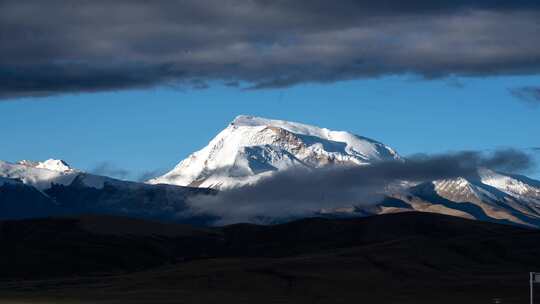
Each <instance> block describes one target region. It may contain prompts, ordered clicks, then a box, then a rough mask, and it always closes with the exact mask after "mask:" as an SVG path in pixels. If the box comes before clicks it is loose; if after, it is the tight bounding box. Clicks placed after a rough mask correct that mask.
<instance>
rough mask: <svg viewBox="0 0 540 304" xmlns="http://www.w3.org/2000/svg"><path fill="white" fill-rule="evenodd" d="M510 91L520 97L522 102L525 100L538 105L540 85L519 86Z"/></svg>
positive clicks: (539, 102)
mask: <svg viewBox="0 0 540 304" xmlns="http://www.w3.org/2000/svg"><path fill="white" fill-rule="evenodd" d="M510 93H511V94H512V95H513V96H514V97H516V98H518V99H520V100H521V101H523V102H526V103H528V104H531V105H540V87H530V86H529V87H521V88H515V89H511V90H510Z"/></svg>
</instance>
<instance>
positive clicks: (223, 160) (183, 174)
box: [148, 115, 399, 188]
mask: <svg viewBox="0 0 540 304" xmlns="http://www.w3.org/2000/svg"><path fill="white" fill-rule="evenodd" d="M389 159H399V156H398V154H397V153H396V152H395V151H394V150H393V149H392V148H390V147H388V146H386V145H384V144H382V143H379V142H377V141H375V140H372V139H369V138H365V137H361V136H357V135H354V134H352V133H349V132H345V131H333V130H329V129H326V128H319V127H316V126H310V125H306V124H301V123H296V122H288V121H283V120H274V119H267V118H261V117H253V116H246V115H240V116H238V117H236V118H235V119H234V120H233V121H232V122H231V123H230V124H229V125H228V126H227V127H226V128H225V129H224V130H223V131H221V132H220V133H219V134H218V135H217V136H216V137H215V138H214V139H212V140H211V141H210V143H209V144H208V145H207V146H206V147H204V148H203V149H201V150H199V151H197V152H195V153H193V154H191V155H190V156H189V157H188V158H186V159H185V160H183V161H182V162H180V163H179V164H178V165H177V166H176V167H175V168H174V169H173V170H171V171H170V172H168V173H167V174H165V175H163V176H161V177H158V178H155V179H152V180H150V181H148V183H151V184H158V183H164V184H174V185H181V186H198V187H210V188H228V187H234V186H237V185H242V184H246V183H252V182H255V181H257V180H258V179H260V178H262V177H264V176H267V175H270V174H272V173H273V172H275V171H277V170H282V169H286V168H290V167H293V166H301V167H308V168H317V167H321V166H325V165H328V164H358V165H362V164H369V163H372V162H376V161H381V160H389Z"/></svg>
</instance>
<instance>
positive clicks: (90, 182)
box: [0, 115, 540, 227]
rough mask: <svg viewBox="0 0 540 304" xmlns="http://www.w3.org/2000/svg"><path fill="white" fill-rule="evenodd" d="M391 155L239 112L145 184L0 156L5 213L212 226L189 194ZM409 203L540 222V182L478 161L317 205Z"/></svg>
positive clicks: (390, 209) (392, 154) (346, 212)
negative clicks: (450, 172) (473, 168)
mask: <svg viewBox="0 0 540 304" xmlns="http://www.w3.org/2000/svg"><path fill="white" fill-rule="evenodd" d="M386 161H398V162H399V161H406V159H405V158H404V157H402V156H400V155H399V154H398V153H397V152H396V151H395V150H394V149H392V148H391V147H389V146H387V145H385V144H383V143H380V142H378V141H376V140H373V139H369V138H366V137H362V136H358V135H355V134H352V133H349V132H344V131H333V130H329V129H326V128H319V127H315V126H310V125H306V124H301V123H295V122H288V121H282V120H272V119H266V118H260V117H252V116H244V115H242V116H238V117H237V118H235V119H234V120H233V121H232V122H231V123H230V124H229V125H228V126H227V127H226V128H225V129H224V130H223V131H221V132H220V133H219V134H218V135H217V136H216V137H215V138H214V139H212V140H211V141H210V142H209V144H208V145H207V146H206V147H204V148H203V149H201V150H199V151H197V152H195V153H193V154H191V155H189V156H188V157H187V158H186V159H184V160H183V161H181V162H180V163H179V164H178V165H177V166H176V167H175V168H173V169H172V170H171V171H169V172H168V173H166V174H164V175H163V176H159V177H156V178H153V179H151V180H149V181H147V182H146V183H136V182H129V181H122V180H118V179H114V178H110V177H105V176H98V175H93V174H89V173H86V172H82V171H79V170H77V169H73V168H71V167H70V166H69V165H68V164H67V163H66V162H64V161H61V160H47V161H44V162H33V161H20V162H18V163H8V162H0V217H1V218H25V217H35V216H46V215H58V214H81V213H99V214H113V215H128V216H135V217H143V218H154V219H166V220H173V221H178V222H190V223H203V224H206V223H210V222H211V221H212V220H214V219H216V218H219V216H220V215H219V214H211V213H209V214H202V215H201V214H197V215H194V214H192V213H191V212H190V210H191V208H192V207H193V206H190V204H189V198H190V197H192V196H194V195H201V194H210V195H214V194H216V193H219V192H220V191H227V190H229V189H235V188H238V187H245V186H249V185H254V184H257V183H258V182H260V181H261V180H264V179H265V178H268V177H271V176H273V175H274V174H275V173H276V172H280V171H284V170H289V169H291V168H303V169H307V170H314V169H317V168H325V167H328V166H369V165H371V164H375V163H378V162H386ZM344 207H346V206H344ZM406 211H422V212H433V213H441V214H446V215H452V216H458V217H462V218H467V219H476V220H482V221H491V222H501V223H508V224H514V225H521V226H530V227H540V182H539V181H536V180H533V179H530V178H527V177H525V176H519V175H514V174H506V173H503V172H497V171H494V170H491V169H488V168H479V169H478V174H477V177H475V178H471V177H458V178H452V179H442V180H433V181H429V182H422V183H412V182H409V181H403V182H402V183H400V185H399V186H398V187H392V188H391V189H388V190H387V191H386V192H385V193H384V199H382V200H381V201H379V202H377V203H376V204H370V205H369V206H365V205H359V206H353V207H352V208H351V207H347V208H334V209H332V210H321V212H319V213H318V215H321V214H324V215H326V216H352V217H354V216H365V215H372V214H385V213H396V212H406Z"/></svg>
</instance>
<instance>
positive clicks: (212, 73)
mask: <svg viewBox="0 0 540 304" xmlns="http://www.w3.org/2000/svg"><path fill="white" fill-rule="evenodd" d="M538 20H540V2H539V1H524V0H521V1H487V0H477V1H460V0H458V1H418V0H417V1H398V0H382V1H367V0H366V1H362V0H360V1H352V0H341V1H323V0H315V1H307V0H305V1H285V0H277V1H268V0H252V1H243V0H185V1H121V0H119V1H99V0H97V1H84V0H81V1H60V0H56V1H55V0H52V1H47V2H43V1H37V0H33V1H32V0H29V1H14V0H13V1H10V0H0V98H13V97H23V96H43V95H51V94H59V93H77V92H94V91H107V90H121V89H128V88H143V87H150V86H162V85H165V86H170V85H172V86H181V87H193V88H198V89H204V88H206V87H208V85H209V83H210V82H216V81H217V82H221V83H223V84H225V85H235V86H236V85H239V86H240V87H244V88H275V87H284V86H290V85H295V84H298V83H303V82H320V83H324V82H334V81H339V80H346V79H355V78H362V77H376V76H380V75H386V74H418V75H422V76H424V77H428V78H433V77H445V76H452V75H469V76H470V75H472V76H475V75H499V74H526V73H538V72H539V71H540V39H536V36H537V35H538V33H539V32H540V23H539V22H538Z"/></svg>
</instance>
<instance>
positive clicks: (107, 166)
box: [90, 161, 131, 179]
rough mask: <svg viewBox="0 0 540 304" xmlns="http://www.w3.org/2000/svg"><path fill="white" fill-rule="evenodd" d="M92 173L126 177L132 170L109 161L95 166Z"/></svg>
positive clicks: (120, 177)
mask: <svg viewBox="0 0 540 304" xmlns="http://www.w3.org/2000/svg"><path fill="white" fill-rule="evenodd" d="M90 173H92V174H96V175H103V176H109V177H114V178H119V179H126V178H127V177H128V176H129V175H130V174H131V172H130V171H128V170H126V169H123V168H120V167H118V166H116V165H114V164H113V163H111V162H107V161H104V162H101V163H99V164H97V165H96V166H95V167H94V168H92V169H91V170H90Z"/></svg>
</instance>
